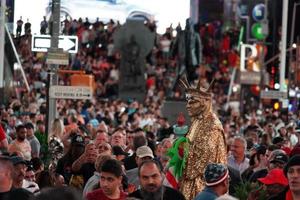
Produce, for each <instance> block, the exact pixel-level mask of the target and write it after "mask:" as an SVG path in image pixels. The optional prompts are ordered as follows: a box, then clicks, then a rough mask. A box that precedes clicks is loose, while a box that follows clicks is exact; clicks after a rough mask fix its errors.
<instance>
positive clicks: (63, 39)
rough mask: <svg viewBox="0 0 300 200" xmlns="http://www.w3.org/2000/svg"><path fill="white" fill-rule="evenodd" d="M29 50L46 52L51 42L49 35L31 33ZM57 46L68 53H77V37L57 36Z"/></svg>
mask: <svg viewBox="0 0 300 200" xmlns="http://www.w3.org/2000/svg"><path fill="white" fill-rule="evenodd" d="M31 43H32V44H31V50H32V51H37V52H47V51H48V48H50V44H51V36H50V35H33V36H32V41H31ZM58 48H61V49H63V50H64V51H67V52H68V53H77V51H78V37H77V36H67V35H61V36H59V42H58Z"/></svg>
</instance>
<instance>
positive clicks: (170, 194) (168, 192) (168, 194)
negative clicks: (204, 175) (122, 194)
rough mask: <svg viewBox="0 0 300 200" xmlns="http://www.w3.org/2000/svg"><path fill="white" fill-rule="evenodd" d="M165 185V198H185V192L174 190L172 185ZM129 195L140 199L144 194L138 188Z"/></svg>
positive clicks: (182, 199)
mask: <svg viewBox="0 0 300 200" xmlns="http://www.w3.org/2000/svg"><path fill="white" fill-rule="evenodd" d="M164 187H165V191H164V194H163V200H175V199H176V200H185V198H184V196H183V194H181V193H180V192H179V191H177V190H174V189H173V188H170V187H167V186H164ZM129 197H135V198H138V199H141V200H142V199H143V197H142V195H141V190H137V191H135V192H133V193H131V194H130V195H129Z"/></svg>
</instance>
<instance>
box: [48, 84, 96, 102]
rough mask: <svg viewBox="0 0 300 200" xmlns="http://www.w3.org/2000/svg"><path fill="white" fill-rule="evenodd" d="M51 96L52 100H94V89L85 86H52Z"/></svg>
mask: <svg viewBox="0 0 300 200" xmlns="http://www.w3.org/2000/svg"><path fill="white" fill-rule="evenodd" d="M49 96H50V98H52V99H92V97H93V89H92V88H91V87H85V86H58V85H55V86H51V87H50V91H49Z"/></svg>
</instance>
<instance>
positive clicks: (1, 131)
mask: <svg viewBox="0 0 300 200" xmlns="http://www.w3.org/2000/svg"><path fill="white" fill-rule="evenodd" d="M5 138H6V135H5V132H4V129H3V128H2V125H1V124H0V141H2V140H4V139H5Z"/></svg>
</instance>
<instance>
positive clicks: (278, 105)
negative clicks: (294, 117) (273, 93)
mask: <svg viewBox="0 0 300 200" xmlns="http://www.w3.org/2000/svg"><path fill="white" fill-rule="evenodd" d="M280 107H281V106H280V102H279V101H275V102H274V103H273V108H274V110H279V109H280Z"/></svg>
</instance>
